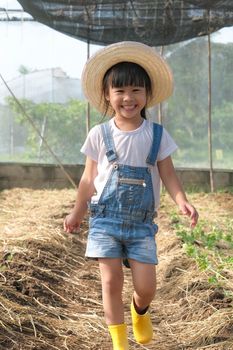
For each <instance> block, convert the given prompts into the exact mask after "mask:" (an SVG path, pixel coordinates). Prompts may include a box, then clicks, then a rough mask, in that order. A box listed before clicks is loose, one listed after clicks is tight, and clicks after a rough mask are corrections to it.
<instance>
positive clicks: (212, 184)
mask: <svg viewBox="0 0 233 350" xmlns="http://www.w3.org/2000/svg"><path fill="white" fill-rule="evenodd" d="M211 86H212V75H211V40H210V33H209V34H208V149H209V166H210V190H211V192H214V190H215V188H214V174H213V144H212V118H211V115H212V109H211V107H212V89H211Z"/></svg>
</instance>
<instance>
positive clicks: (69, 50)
mask: <svg viewBox="0 0 233 350" xmlns="http://www.w3.org/2000/svg"><path fill="white" fill-rule="evenodd" d="M0 8H7V9H12V8H13V9H19V8H21V6H20V4H19V3H18V2H17V1H16V0H0ZM212 38H213V40H215V41H221V42H225V43H226V42H233V27H228V28H223V29H221V30H220V31H219V32H217V33H215V34H213V35H212ZM0 42H1V47H0V73H1V74H2V75H3V77H4V78H5V79H6V80H10V79H12V78H14V77H16V76H18V75H19V72H18V69H19V66H20V65H24V66H26V67H27V68H29V69H31V70H35V69H38V70H39V69H45V68H51V67H61V68H62V69H63V70H64V71H65V72H66V73H67V74H68V75H69V76H70V77H76V78H80V76H81V72H82V69H83V66H84V64H85V62H86V58H87V45H86V43H84V42H82V41H79V40H77V39H73V38H71V37H69V36H67V35H64V34H61V33H59V32H57V31H55V30H53V29H51V28H49V27H47V26H45V25H43V24H40V23H37V22H0ZM99 47H100V46H97V45H91V47H90V53H91V54H92V53H93V52H95V51H96V50H97V49H98V48H99Z"/></svg>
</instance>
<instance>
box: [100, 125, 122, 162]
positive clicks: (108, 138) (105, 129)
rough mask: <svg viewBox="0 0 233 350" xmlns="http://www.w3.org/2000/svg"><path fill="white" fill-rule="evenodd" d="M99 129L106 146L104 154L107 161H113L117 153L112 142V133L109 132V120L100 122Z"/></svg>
mask: <svg viewBox="0 0 233 350" xmlns="http://www.w3.org/2000/svg"><path fill="white" fill-rule="evenodd" d="M101 131H102V135H103V139H104V144H105V147H106V156H107V158H108V161H109V163H113V162H115V161H116V160H117V158H118V157H117V153H116V149H115V145H114V142H113V138H112V134H111V132H110V127H109V122H107V123H104V124H101Z"/></svg>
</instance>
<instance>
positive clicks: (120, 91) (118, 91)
mask: <svg viewBox="0 0 233 350" xmlns="http://www.w3.org/2000/svg"><path fill="white" fill-rule="evenodd" d="M115 92H116V93H122V92H123V90H119V89H118V90H115Z"/></svg>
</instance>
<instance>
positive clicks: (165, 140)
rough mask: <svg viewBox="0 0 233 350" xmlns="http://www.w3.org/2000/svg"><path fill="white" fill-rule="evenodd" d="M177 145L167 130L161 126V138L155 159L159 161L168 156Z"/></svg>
mask: <svg viewBox="0 0 233 350" xmlns="http://www.w3.org/2000/svg"><path fill="white" fill-rule="evenodd" d="M177 148H178V147H177V145H176V143H175V141H174V140H173V138H172V137H171V136H170V135H169V133H168V132H167V130H166V129H165V128H163V134H162V139H161V143H160V148H159V153H158V157H157V160H158V161H161V160H163V159H165V158H167V157H168V156H170V155H171V154H172V153H173V152H175V151H176V150H177Z"/></svg>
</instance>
